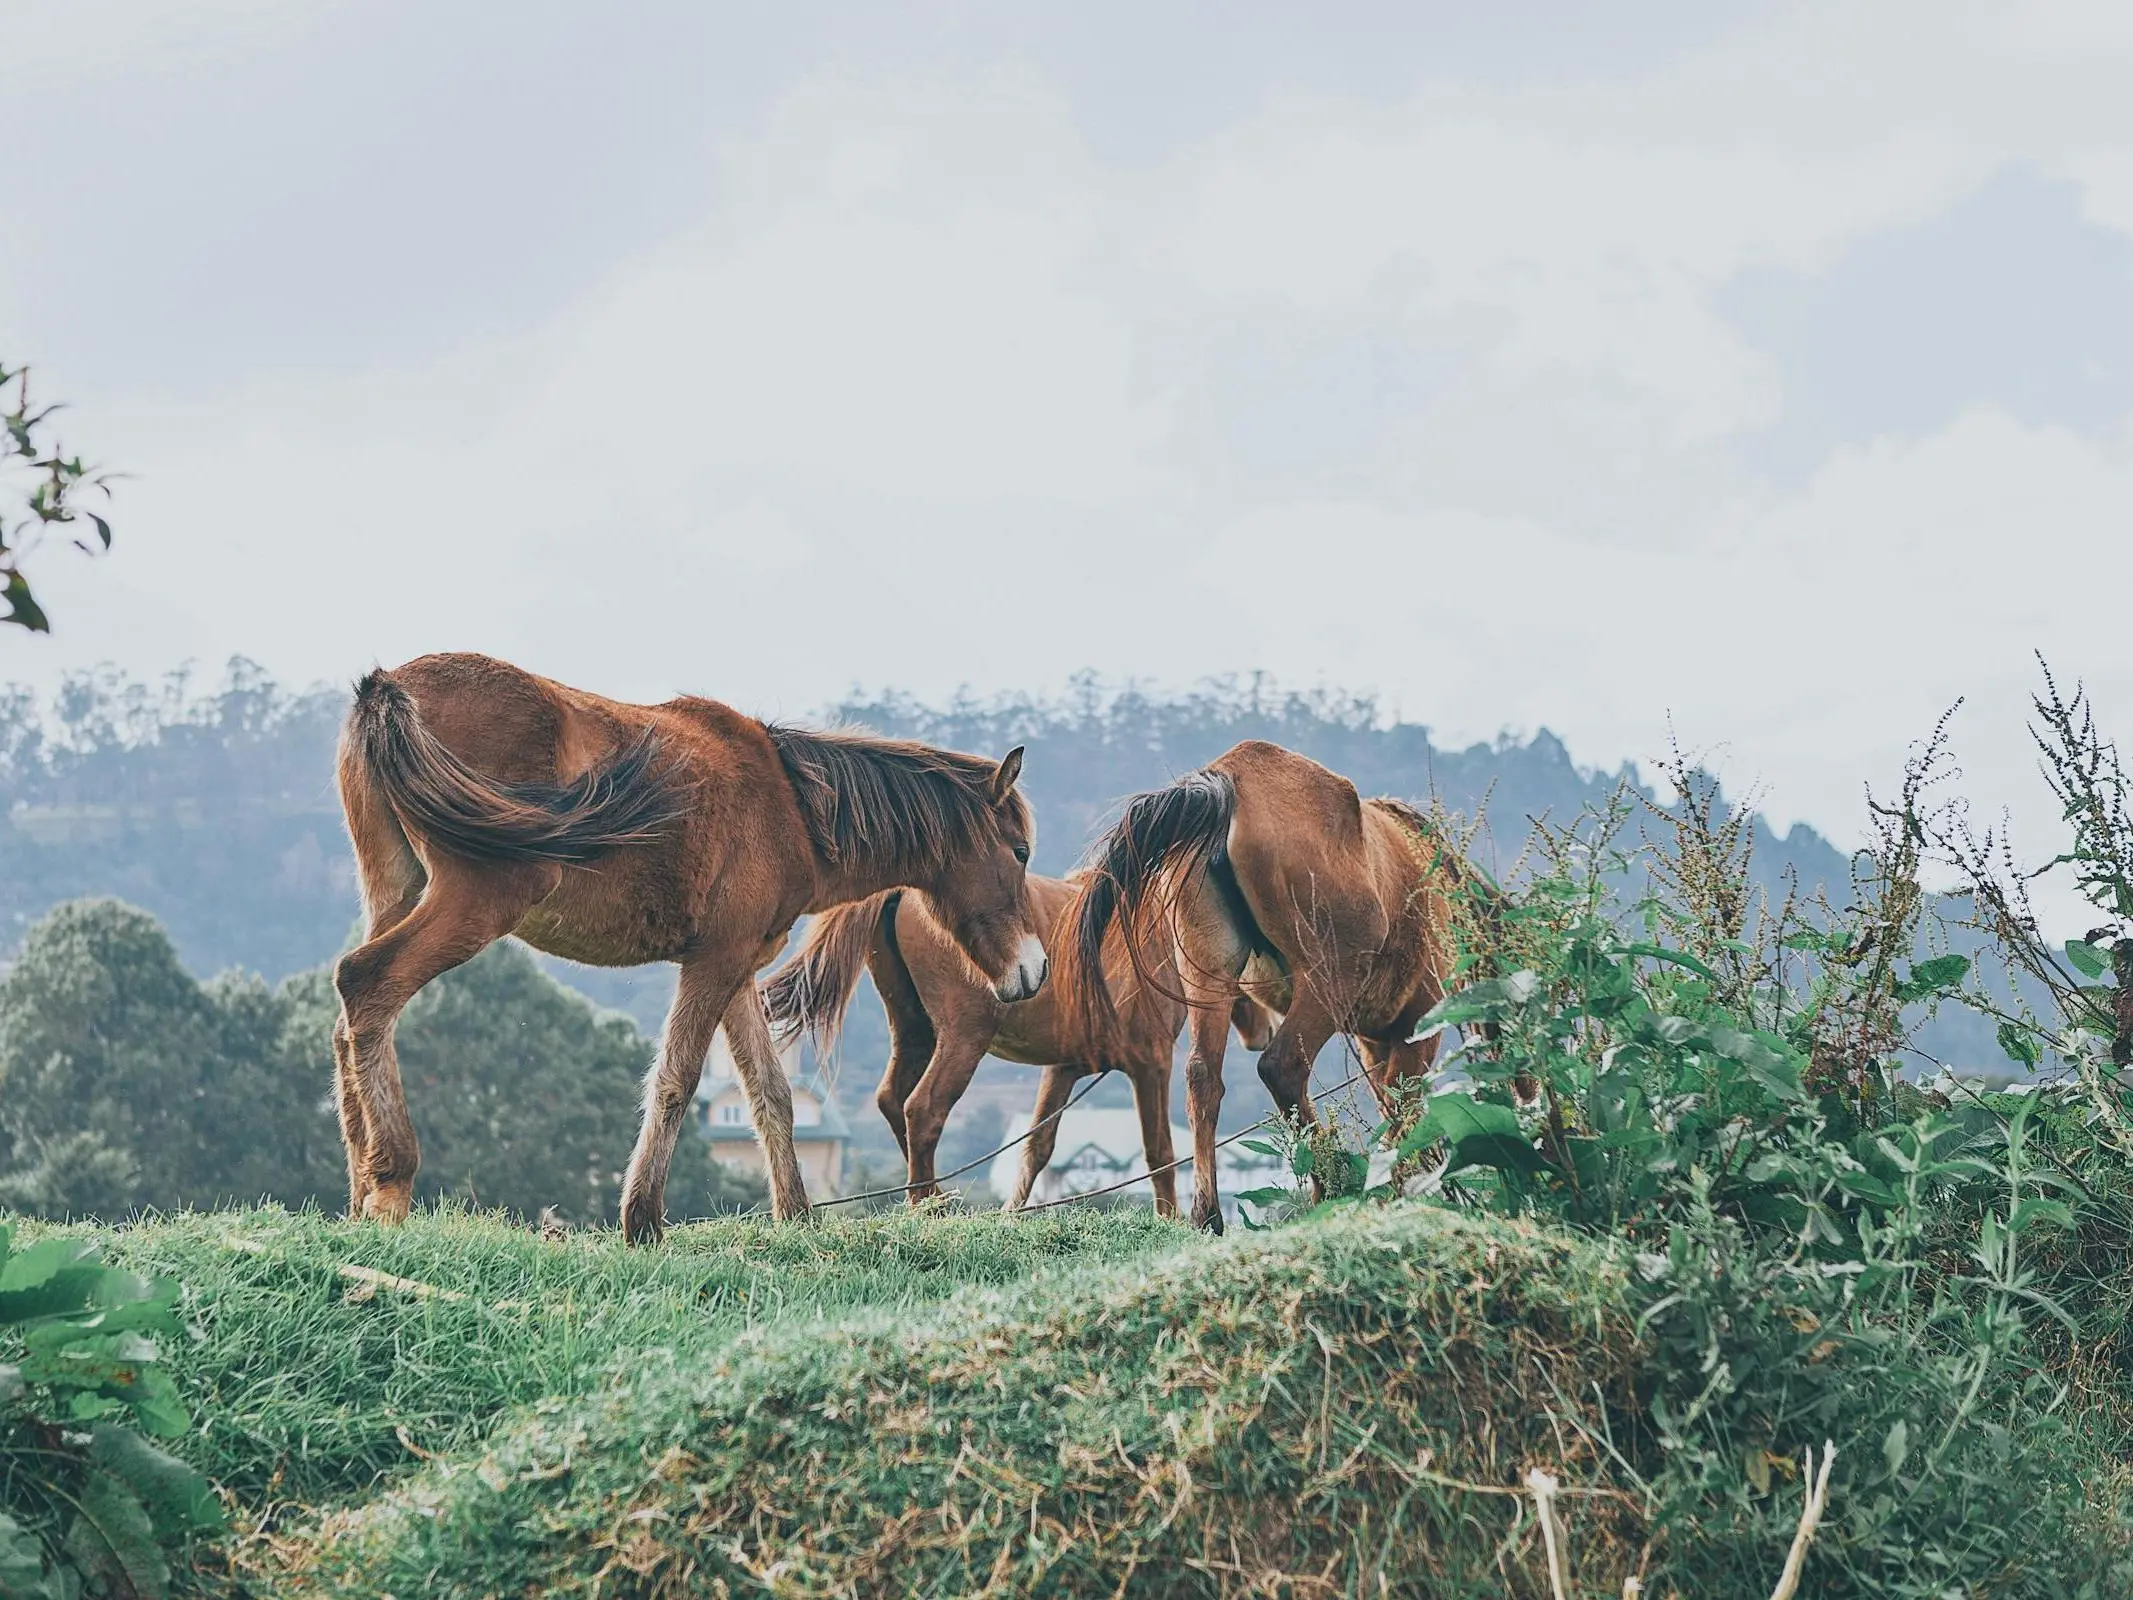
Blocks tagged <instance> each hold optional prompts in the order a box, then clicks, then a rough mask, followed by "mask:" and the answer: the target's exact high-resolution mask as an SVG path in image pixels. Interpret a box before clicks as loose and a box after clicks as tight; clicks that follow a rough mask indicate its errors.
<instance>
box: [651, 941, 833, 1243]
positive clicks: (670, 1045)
mask: <svg viewBox="0 0 2133 1600" xmlns="http://www.w3.org/2000/svg"><path fill="white" fill-rule="evenodd" d="M747 981H748V964H747V962H746V961H745V959H738V958H736V957H734V956H733V955H732V954H731V953H730V952H726V951H720V952H718V953H717V954H716V955H715V956H712V957H699V958H697V959H695V960H690V961H684V962H683V963H682V965H681V976H680V978H679V979H678V980H677V982H676V983H675V985H674V1003H673V1005H671V1006H670V1007H668V1009H667V1021H666V1026H665V1027H663V1028H662V1029H660V1031H659V1059H658V1060H657V1061H655V1062H654V1063H653V1064H652V1070H651V1071H650V1072H648V1073H646V1074H645V1078H644V1108H643V1113H642V1115H641V1117H640V1119H639V1121H638V1124H637V1145H636V1148H635V1149H634V1150H632V1151H631V1152H630V1164H629V1168H628V1170H627V1171H626V1172H625V1173H624V1174H623V1178H622V1236H623V1238H625V1239H627V1240H628V1241H629V1242H630V1243H631V1244H650V1243H654V1242H656V1241H657V1240H658V1238H659V1236H660V1235H661V1234H662V1233H664V1232H665V1231H666V1224H667V1213H666V1196H667V1168H668V1167H669V1166H670V1165H671V1164H672V1163H673V1160H674V1142H675V1140H676V1139H678V1138H679V1137H680V1136H681V1125H682V1121H683V1119H684V1118H686V1117H687V1116H688V1113H689V1106H690V1104H691V1102H692V1101H694V1100H695V1098H696V1085H697V1083H698V1082H699V1081H700V1080H701V1079H702V1077H703V1075H704V1057H705V1056H706V1055H707V1054H709V1053H710V1050H711V1041H712V1040H713V1039H714V1038H716V1037H717V1036H718V1027H719V1023H720V1022H721V1021H722V1020H723V1019H724V1017H725V1014H726V1011H727V1008H728V1007H729V1006H731V1005H732V1003H733V1001H734V999H735V997H736V996H737V994H738V993H739V991H740V989H741V988H742V986H743V985H744V984H746V983H747ZM733 1058H734V1064H735V1066H736V1067H738V1066H739V1064H740V1059H741V1054H740V1050H739V1049H738V1047H736V1049H735V1050H734V1057H733ZM781 1076H782V1074H781ZM742 1088H743V1092H745V1093H748V1095H749V1102H750V1103H749V1111H750V1112H751V1114H752V1113H753V1112H754V1110H755V1105H754V1099H755V1096H754V1093H753V1091H752V1089H751V1088H750V1086H749V1085H748V1084H746V1083H744V1084H743V1085H742ZM791 1117H792V1112H791V1103H790V1094H789V1093H788V1096H787V1107H786V1121H787V1124H788V1126H789V1125H790V1123H791Z"/></svg>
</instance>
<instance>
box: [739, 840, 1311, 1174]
mask: <svg viewBox="0 0 2133 1600" xmlns="http://www.w3.org/2000/svg"><path fill="white" fill-rule="evenodd" d="M1074 888H1075V886H1074V884H1073V883H1072V882H1071V881H1070V880H1067V879H1063V878H1044V877H1039V876H1038V875H1037V874H1035V873H1032V874H1030V879H1029V898H1030V905H1031V908H1032V909H1033V910H1034V911H1035V913H1036V916H1037V925H1038V926H1039V927H1040V928H1045V929H1049V930H1051V932H1049V933H1047V934H1046V939H1047V942H1050V941H1051V940H1053V939H1055V938H1056V937H1057V936H1058V935H1059V933H1060V931H1061V928H1060V922H1059V919H1060V918H1061V917H1062V916H1063V915H1064V914H1065V913H1066V911H1067V908H1068V906H1069V905H1070V904H1071V903H1072V901H1073V898H1074ZM1144 932H1147V933H1150V934H1153V933H1158V932H1160V933H1161V935H1162V937H1160V938H1149V939H1147V940H1146V943H1147V945H1148V948H1146V949H1144V950H1143V951H1142V952H1141V953H1140V956H1139V959H1138V961H1137V963H1135V964H1136V965H1138V966H1140V967H1142V968H1144V969H1146V970H1148V971H1149V973H1150V975H1151V978H1152V980H1153V981H1152V982H1149V983H1144V984H1141V985H1139V986H1138V988H1137V989H1136V991H1135V994H1134V998H1133V999H1132V1000H1131V1001H1129V1002H1128V1003H1127V1005H1126V1007H1125V1011H1124V1014H1123V1015H1122V1016H1121V1017H1120V1018H1119V1025H1118V1026H1117V1027H1116V1028H1115V1029H1112V1030H1110V1032H1111V1037H1110V1038H1108V1040H1106V1041H1104V1042H1101V1043H1100V1042H1099V1041H1098V1040H1096V1039H1095V1038H1093V1037H1091V1035H1090V1034H1089V1032H1088V1031H1087V1029H1086V1028H1085V1027H1077V1026H1076V1023H1077V1021H1079V1020H1080V1019H1078V1018H1076V1017H1074V1016H1072V1015H1070V1014H1069V1013H1068V1011H1067V1009H1066V1008H1065V1007H1063V1006H1061V1005H1059V1004H1058V1003H1056V992H1055V991H1053V990H1049V989H1048V990H1046V991H1044V992H1043V993H1040V994H1039V995H1037V996H1036V998H1034V999H1031V1000H1024V1001H1021V1002H1019V1003H1017V1004H1013V1005H1009V1004H1006V1003H1004V1002H1003V1001H1002V1000H1001V999H1000V998H999V996H998V995H997V994H996V993H994V991H993V990H992V988H991V986H990V985H988V984H987V983H986V982H985V981H984V980H983V979H982V978H980V977H979V976H978V974H977V973H975V972H974V971H972V970H971V966H970V963H969V961H968V960H966V959H965V958H964V956H963V954H962V952H961V951H960V950H959V949H958V948H957V947H956V943H955V940H954V938H953V936H952V935H951V934H950V933H949V931H948V929H947V927H946V926H944V925H943V923H942V920H941V916H940V913H939V912H938V911H937V910H935V909H934V908H933V907H932V906H931V905H930V904H929V903H928V902H927V900H926V897H925V896H924V895H923V894H906V893H903V892H901V891H897V890H891V891H889V892H888V893H886V894H880V895H876V896H875V897H874V898H873V899H871V900H866V901H862V902H860V903H859V904H856V905H845V906H839V907H838V908H837V909H836V910H834V911H827V912H824V913H823V914H822V915H821V916H819V917H816V918H815V919H814V920H813V921H812V922H810V923H809V924H808V928H807V933H806V934H805V936H804V937H803V938H802V939H801V941H800V948H799V949H798V950H797V951H795V952H794V954H793V958H792V959H791V960H790V961H788V962H786V963H785V965H784V966H782V967H780V968H779V969H778V970H777V972H776V973H774V974H773V975H772V976H771V979H770V981H769V983H767V984H766V985H765V986H764V991H763V993H764V998H765V999H766V1000H767V1001H768V1002H769V1005H770V1016H771V1021H772V1023H773V1024H774V1026H775V1027H776V1028H777V1029H778V1030H779V1031H780V1032H782V1033H785V1034H787V1035H790V1034H795V1033H799V1032H802V1031H805V1032H808V1033H811V1034H813V1035H814V1036H815V1039H816V1041H817V1044H818V1045H819V1046H822V1047H825V1048H826V1047H827V1046H828V1045H829V1043H830V1042H831V1041H832V1040H833V1039H834V1038H835V1036H836V1033H837V1030H838V1028H839V1027H840V1026H841V1024H842V1022H843V1020H844V1013H845V1009H846V1007H848V1006H849V1005H850V1004H851V1001H852V991H853V989H854V988H855V987H856V986H857V985H858V982H859V971H860V968H861V967H862V966H864V967H865V968H866V970H867V971H868V972H870V973H871V974H872V975H873V978H874V987H875V989H876V990H877V991H878V992H879V993H880V995H881V1001H882V1005H883V1007H884V1008H885V1009H886V1010H887V1011H888V1014H889V1063H888V1067H887V1069H886V1070H885V1071H884V1072H883V1073H882V1078H881V1087H880V1089H879V1090H878V1091H876V1093H875V1096H874V1103H875V1104H876V1105H878V1106H880V1107H881V1114H882V1116H883V1117H884V1118H885V1119H887V1121H888V1124H889V1128H890V1131H891V1132H893V1133H894V1134H895V1135H896V1143H897V1146H898V1148H900V1149H901V1150H902V1151H903V1152H904V1157H905V1161H906V1163H907V1164H908V1168H909V1173H908V1176H909V1180H910V1181H909V1188H908V1189H907V1191H906V1193H907V1196H908V1198H909V1199H910V1201H911V1203H912V1204H913V1205H917V1204H918V1203H919V1202H921V1201H923V1200H926V1199H928V1198H930V1197H931V1196H933V1195H936V1194H938V1193H940V1184H939V1182H938V1181H937V1180H936V1179H935V1177H934V1152H935V1150H936V1149H937V1148H938V1147H939V1144H940V1138H941V1130H942V1128H943V1127H944V1126H945V1125H946V1124H947V1121H948V1114H949V1113H950V1112H951V1111H953V1110H954V1109H955V1106H956V1102H957V1101H959V1100H961V1099H962V1097H963V1092H964V1091H965V1090H966V1089H968V1088H969V1087H970V1080H971V1077H972V1075H973V1074H975V1073H976V1071H977V1069H978V1062H979V1060H980V1058H982V1057H983V1056H985V1055H987V1054H991V1055H995V1056H998V1057H1000V1058H1001V1059H1002V1060H1004V1061H1016V1062H1020V1063H1022V1064H1023V1065H1025V1066H1032V1067H1042V1068H1043V1069H1044V1077H1043V1078H1042V1080H1041V1081H1040V1082H1039V1084H1038V1086H1037V1105H1036V1109H1035V1110H1034V1111H1033V1112H1032V1113H1031V1116H1032V1118H1033V1121H1032V1124H1031V1128H1032V1131H1031V1133H1030V1137H1029V1141H1028V1143H1027V1144H1026V1145H1024V1147H1023V1154H1022V1170H1021V1173H1020V1175H1019V1176H1018V1177H1017V1179H1016V1180H1015V1191H1014V1193H1013V1195H1012V1196H1010V1197H1009V1199H1008V1202H1007V1209H1008V1210H1010V1211H1017V1210H1020V1209H1021V1207H1022V1205H1023V1203H1024V1202H1025V1201H1027V1200H1028V1199H1029V1192H1030V1188H1031V1186H1032V1185H1034V1184H1035V1183H1036V1181H1037V1175H1038V1174H1039V1173H1041V1172H1043V1171H1044V1169H1045V1168H1046V1167H1047V1166H1049V1165H1050V1164H1051V1160H1052V1150H1053V1146H1054V1143H1055V1142H1056V1141H1057V1139H1058V1137H1059V1116H1058V1113H1059V1112H1060V1111H1061V1110H1063V1109H1064V1108H1065V1106H1066V1103H1067V1099H1068V1097H1069V1095H1070V1094H1071V1093H1072V1091H1073V1088H1074V1085H1075V1084H1076V1083H1077V1082H1079V1081H1080V1080H1081V1079H1082V1078H1084V1077H1086V1076H1087V1075H1088V1074H1090V1073H1091V1072H1103V1071H1107V1070H1111V1069H1114V1068H1115V1069H1116V1070H1118V1071H1120V1072H1123V1073H1124V1074H1125V1075H1126V1077H1127V1078H1128V1079H1129V1080H1131V1082H1132V1084H1133V1101H1134V1105H1135V1107H1136V1108H1137V1109H1138V1111H1139V1112H1140V1119H1141V1149H1142V1151H1143V1153H1144V1154H1145V1156H1146V1157H1147V1164H1148V1169H1149V1173H1150V1182H1151V1184H1152V1185H1153V1187H1154V1190H1155V1209H1156V1211H1157V1213H1158V1214H1159V1215H1162V1216H1175V1215H1176V1214H1177V1209H1178V1194H1177V1177H1176V1173H1175V1171H1174V1169H1173V1166H1172V1162H1173V1156H1172V1151H1171V1144H1170V1057H1171V1050H1172V1047H1173V1046H1175V1045H1176V1043H1177V1038H1178V1029H1179V1027H1180V1026H1181V1025H1182V1024H1183V1023H1184V1021H1185V1006H1184V1003H1183V1001H1182V1000H1181V999H1179V998H1178V997H1177V992H1176V983H1177V979H1176V975H1175V974H1176V969H1175V967H1174V965H1173V962H1172V958H1171V955H1170V952H1169V949H1168V943H1169V941H1168V933H1167V930H1157V929H1155V928H1154V927H1153V926H1152V924H1151V926H1150V928H1148V929H1147V930H1144ZM1112 965H1113V967H1114V968H1117V967H1120V966H1122V965H1123V964H1122V963H1119V962H1116V961H1114V962H1113V963H1112ZM1112 976H1113V979H1114V981H1116V980H1117V979H1119V978H1120V977H1130V976H1131V974H1130V972H1126V973H1120V972H1117V971H1114V973H1113V975H1112ZM1233 1020H1234V1022H1235V1024H1236V1028H1237V1031H1238V1033H1239V1034H1241V1035H1242V1036H1243V1038H1244V1043H1245V1047H1246V1048H1247V1049H1251V1050H1262V1049H1264V1048H1266V1043H1267V1040H1268V1038H1269V1036H1270V1035H1271V1033H1272V1029H1271V1027H1270V1025H1269V1023H1268V1021H1267V1018H1266V1016H1265V1013H1264V1012H1263V1011H1262V1010H1261V1009H1260V1007H1259V1005H1258V1004H1257V1003H1256V1002H1255V1001H1253V1000H1250V999H1248V998H1246V997H1244V996H1242V995H1239V996H1238V997H1237V1001H1236V1006H1235V1011H1234V1017H1233Z"/></svg>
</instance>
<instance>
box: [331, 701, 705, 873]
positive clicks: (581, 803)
mask: <svg viewBox="0 0 2133 1600" xmlns="http://www.w3.org/2000/svg"><path fill="white" fill-rule="evenodd" d="M658 756H659V740H658V736H657V735H656V734H655V733H653V732H651V731H650V730H647V731H646V732H645V733H644V734H643V736H642V737H640V738H638V739H636V740H635V741H634V742H632V743H631V744H629V745H628V746H626V747H625V748H623V749H622V750H621V751H619V752H617V753H616V754H615V755H613V756H611V757H609V758H608V759H607V760H606V761H603V762H602V763H600V765H598V766H596V767H594V768H592V769H591V770H590V771H588V772H586V773H584V774H583V775H582V776H580V777H577V778H574V779H572V780H571V781H570V782H568V783H521V782H507V781H502V780H498V779H494V778H486V777H484V776H482V774H480V773H478V772H476V771H475V770H474V769H473V768H472V767H470V766H468V765H467V764H466V762H464V761H462V760H460V758H459V757H458V756H456V755H454V754H453V753H452V752H451V751H450V750H448V749H446V748H445V746H444V743H443V741H441V740H440V739H439V738H438V737H437V736H436V735H435V734H434V733H432V732H431V731H430V730H429V729H428V728H427V727H425V726H424V725H423V723H422V719H421V717H420V715H419V714H418V713H417V711H416V709H415V702H414V698H413V696H411V695H410V694H409V693H408V692H407V690H406V689H405V688H404V687H402V686H401V685H400V684H399V683H397V682H395V681H394V679H393V677H392V675H391V674H390V673H388V672H384V671H377V672H371V673H368V674H366V675H365V676H364V678H363V680H362V681H361V682H360V683H358V684H357V685H356V692H355V705H354V708H353V709H352V710H350V712H349V713H348V726H347V728H346V730H345V731H344V732H343V734H342V736H341V768H342V773H343V777H344V781H346V780H348V779H350V778H353V779H355V780H357V781H360V782H362V783H363V784H365V785H366V787H368V788H369V789H371V790H372V791H373V792H374V793H375V794H376V796H377V797H378V798H379V799H381V800H382V801H383V802H384V803H385V805H386V806H387V807H388V808H389V809H390V810H391V811H392V813H393V815H394V816H395V817H397V818H398V819H399V821H400V825H401V826H402V827H403V828H405V829H407V830H408V831H409V832H410V833H412V834H414V835H415V836H416V837H417V838H420V839H423V840H428V841H433V842H435V843H436V844H439V845H442V846H443V847H445V848H446V849H448V850H450V851H452V852H454V853H455V854H458V855H462V856H470V857H473V858H474V859H476V860H481V861H562V862H582V861H587V860H590V859H591V858H592V857H594V856H597V855H599V854H600V853H601V852H602V851H605V850H610V849H613V848H614V847H615V846H617V845H624V844H640V843H643V842H644V841H646V840H648V839H650V838H652V837H653V836H654V835H655V834H657V833H658V831H659V830H660V828H661V827H663V826H664V825H665V824H667V823H669V822H671V821H673V820H674V819H675V818H676V817H678V816H680V815H681V814H682V812H683V811H684V809H685V807H686V801H685V798H684V796H683V795H682V794H681V793H680V792H679V791H678V790H677V788H676V787H675V785H674V784H673V782H672V781H671V779H670V778H669V777H668V776H666V775H665V774H663V773H661V772H660V771H659V770H658V766H657V762H658Z"/></svg>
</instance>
